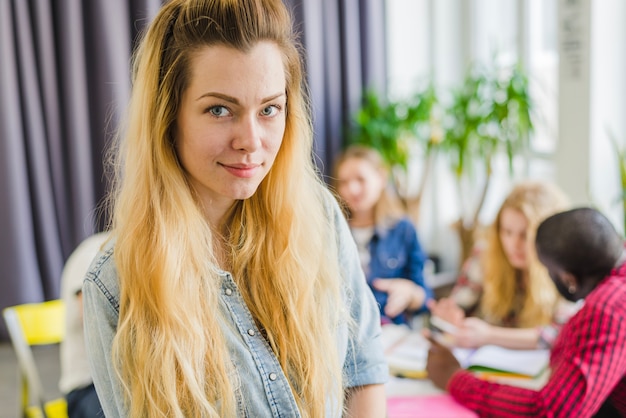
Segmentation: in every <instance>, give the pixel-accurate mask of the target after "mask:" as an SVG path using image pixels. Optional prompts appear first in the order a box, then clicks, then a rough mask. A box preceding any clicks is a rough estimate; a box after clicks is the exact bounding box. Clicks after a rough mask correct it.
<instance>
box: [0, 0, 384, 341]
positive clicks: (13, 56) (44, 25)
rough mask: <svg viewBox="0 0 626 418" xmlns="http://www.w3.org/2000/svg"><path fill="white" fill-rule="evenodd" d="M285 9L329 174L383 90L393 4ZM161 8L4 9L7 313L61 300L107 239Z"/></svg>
mask: <svg viewBox="0 0 626 418" xmlns="http://www.w3.org/2000/svg"><path fill="white" fill-rule="evenodd" d="M285 1H286V3H287V4H288V5H289V6H290V7H291V8H292V9H293V11H294V15H295V20H296V25H297V27H298V28H299V29H300V31H301V34H302V43H303V45H304V51H305V65H306V67H307V76H308V81H309V88H310V95H311V99H312V102H313V113H314V129H315V154H316V156H317V157H316V162H317V163H318V165H319V167H320V170H321V171H322V172H323V173H325V174H329V173H330V170H331V164H332V160H333V158H334V156H335V155H336V152H337V151H338V150H339V149H340V148H341V146H342V142H343V132H342V130H343V127H344V125H345V124H346V123H347V122H348V121H349V118H350V116H351V115H352V114H353V113H354V111H355V110H356V108H357V106H358V104H359V101H360V98H361V93H362V89H363V88H364V87H366V86H367V87H369V86H377V88H379V89H382V88H384V84H385V74H384V58H385V54H384V33H383V32H384V31H383V26H384V25H383V23H384V10H383V3H382V2H381V1H380V0H315V1H310V0H285ZM160 6H161V0H90V1H81V0H64V1H54V0H37V1H35V0H31V1H25V0H0V63H2V64H1V65H0V194H1V195H2V198H1V199H0V236H1V237H2V238H1V239H0V266H1V267H0V283H1V284H2V287H3V291H2V292H0V309H2V308H4V307H6V306H11V305H15V304H19V303H25V302H39V301H42V300H49V299H54V298H58V297H59V286H60V276H61V271H62V268H63V264H64V263H65V260H66V259H67V257H68V256H69V254H70V253H71V251H72V250H73V249H74V248H75V247H76V245H78V243H79V242H80V241H82V240H83V239H84V238H86V237H87V236H89V235H91V234H92V233H94V232H96V231H98V230H100V229H102V227H103V222H104V221H105V218H106V214H104V213H102V212H101V211H100V209H99V205H100V204H101V203H102V199H103V197H104V196H105V195H106V193H107V191H108V186H109V185H108V183H107V178H106V176H105V173H104V165H103V160H104V157H105V153H106V151H107V147H108V145H109V142H110V141H111V139H112V137H113V135H114V134H115V131H116V129H117V127H118V124H119V123H120V119H121V118H122V115H123V114H124V113H125V107H126V103H127V101H128V96H129V93H130V57H131V51H132V50H133V47H134V45H135V43H136V41H137V36H138V34H139V33H140V32H141V30H142V29H143V28H144V27H145V25H146V24H147V23H148V22H149V21H150V20H151V19H152V17H153V16H154V15H155V14H156V12H157V11H158V10H159V8H160ZM6 338H7V333H6V329H5V327H4V323H3V322H1V321H0V339H6Z"/></svg>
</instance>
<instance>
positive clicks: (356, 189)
mask: <svg viewBox="0 0 626 418" xmlns="http://www.w3.org/2000/svg"><path fill="white" fill-rule="evenodd" d="M346 192H347V194H348V195H349V196H351V197H354V196H357V195H358V194H359V193H360V192H361V187H360V185H359V182H358V181H354V180H351V181H349V182H347V183H346Z"/></svg>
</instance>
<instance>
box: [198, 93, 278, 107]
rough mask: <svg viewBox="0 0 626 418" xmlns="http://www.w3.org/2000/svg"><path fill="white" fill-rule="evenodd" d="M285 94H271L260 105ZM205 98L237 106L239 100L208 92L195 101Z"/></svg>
mask: <svg viewBox="0 0 626 418" xmlns="http://www.w3.org/2000/svg"><path fill="white" fill-rule="evenodd" d="M285 94H286V93H285V92H280V93H276V94H273V95H271V96H268V97H266V98H264V99H263V100H261V103H266V102H270V101H272V100H276V99H277V98H279V97H281V96H285ZM205 97H217V98H218V99H222V100H225V101H227V102H229V103H233V104H236V105H238V104H239V100H237V99H236V98H235V97H232V96H229V95H227V94H222V93H217V92H208V93H204V94H203V95H201V96H200V97H198V98H197V99H196V101H197V100H200V99H204V98H205Z"/></svg>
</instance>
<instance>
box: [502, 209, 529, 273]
mask: <svg viewBox="0 0 626 418" xmlns="http://www.w3.org/2000/svg"><path fill="white" fill-rule="evenodd" d="M527 229H528V219H526V216H524V214H523V213H522V212H520V211H519V210H517V209H511V208H505V209H503V210H502V213H501V214H500V242H501V243H502V248H503V249H504V254H505V255H506V257H507V258H508V260H509V263H511V265H512V266H513V267H514V268H516V269H522V270H523V269H526V268H527V267H528V260H527V244H526V239H527V237H526V235H527V234H526V232H527Z"/></svg>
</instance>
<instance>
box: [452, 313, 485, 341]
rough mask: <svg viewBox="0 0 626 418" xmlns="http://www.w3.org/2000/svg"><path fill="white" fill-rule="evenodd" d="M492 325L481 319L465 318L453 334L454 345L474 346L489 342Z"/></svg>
mask: <svg viewBox="0 0 626 418" xmlns="http://www.w3.org/2000/svg"><path fill="white" fill-rule="evenodd" d="M492 328H493V327H492V326H491V325H489V324H488V323H486V322H485V321H483V320H482V319H479V318H475V317H470V318H465V320H464V321H463V322H462V325H461V326H460V327H459V328H458V330H457V333H456V335H455V342H456V345H457V346H459V347H465V348H476V347H480V346H483V345H485V344H489V342H490V339H491V331H492Z"/></svg>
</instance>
